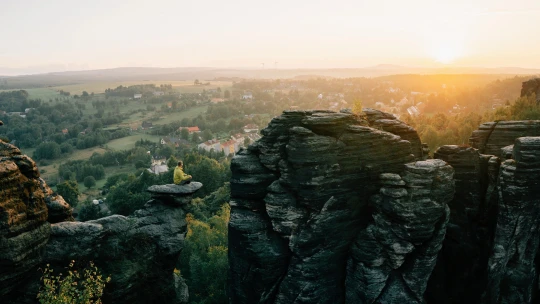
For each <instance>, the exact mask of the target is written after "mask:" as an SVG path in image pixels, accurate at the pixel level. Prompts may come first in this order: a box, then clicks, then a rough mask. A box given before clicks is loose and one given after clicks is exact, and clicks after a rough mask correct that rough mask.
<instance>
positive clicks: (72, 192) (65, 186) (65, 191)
mask: <svg viewBox="0 0 540 304" xmlns="http://www.w3.org/2000/svg"><path fill="white" fill-rule="evenodd" d="M56 192H57V193H58V194H60V195H61V196H62V197H63V198H64V200H65V201H66V202H67V203H68V204H70V205H71V206H77V203H78V202H79V194H80V192H79V185H78V184H77V182H76V181H74V180H66V181H64V182H63V183H60V184H58V185H56Z"/></svg>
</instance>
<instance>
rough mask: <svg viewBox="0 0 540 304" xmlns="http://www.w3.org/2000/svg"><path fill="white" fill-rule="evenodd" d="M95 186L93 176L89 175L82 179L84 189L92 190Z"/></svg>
mask: <svg viewBox="0 0 540 304" xmlns="http://www.w3.org/2000/svg"><path fill="white" fill-rule="evenodd" d="M95 185H96V179H95V178H94V177H93V176H91V175H89V176H87V177H85V178H84V186H85V187H86V188H92V187H94V186H95Z"/></svg>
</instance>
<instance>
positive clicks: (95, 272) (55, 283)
mask: <svg viewBox="0 0 540 304" xmlns="http://www.w3.org/2000/svg"><path fill="white" fill-rule="evenodd" d="M49 267H50V266H49V265H48V264H47V267H46V268H45V270H43V276H42V277H41V282H42V283H43V286H42V287H41V289H40V291H39V293H38V295H37V299H38V300H39V303H41V304H65V303H70V304H71V303H73V304H94V303H95V304H100V303H101V296H102V295H103V289H104V288H105V285H106V284H107V283H108V282H109V281H110V280H111V278H110V277H103V275H102V274H101V273H100V271H99V269H98V268H97V267H96V266H95V265H94V263H92V262H90V264H89V266H88V267H86V268H84V269H81V270H77V269H75V261H71V263H70V264H69V267H68V268H67V269H66V272H67V275H63V274H62V273H60V274H58V275H55V274H54V271H53V270H52V269H50V268H49Z"/></svg>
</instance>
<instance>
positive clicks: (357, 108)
mask: <svg viewBox="0 0 540 304" xmlns="http://www.w3.org/2000/svg"><path fill="white" fill-rule="evenodd" d="M352 112H353V113H354V114H360V113H362V100H360V99H358V98H355V99H354V101H353V106H352Z"/></svg>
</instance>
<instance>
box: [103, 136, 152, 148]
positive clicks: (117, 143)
mask: <svg viewBox="0 0 540 304" xmlns="http://www.w3.org/2000/svg"><path fill="white" fill-rule="evenodd" d="M141 139H144V140H150V141H153V142H157V141H158V140H160V139H161V136H158V135H149V134H135V135H131V136H127V137H123V138H118V139H114V140H111V141H109V142H108V143H107V145H106V146H107V148H109V149H111V150H116V151H119V150H129V149H131V148H133V147H135V142H137V141H138V140H141Z"/></svg>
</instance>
